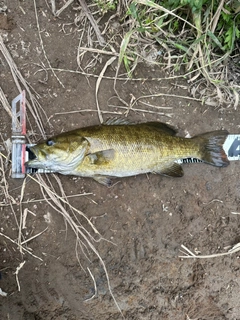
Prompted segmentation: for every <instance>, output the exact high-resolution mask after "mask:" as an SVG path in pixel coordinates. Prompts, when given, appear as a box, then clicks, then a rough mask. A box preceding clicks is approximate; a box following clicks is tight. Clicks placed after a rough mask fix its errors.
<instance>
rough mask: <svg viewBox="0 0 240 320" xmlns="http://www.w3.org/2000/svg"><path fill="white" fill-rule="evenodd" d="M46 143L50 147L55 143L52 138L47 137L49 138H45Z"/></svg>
mask: <svg viewBox="0 0 240 320" xmlns="http://www.w3.org/2000/svg"><path fill="white" fill-rule="evenodd" d="M46 144H47V146H49V147H51V146H53V145H54V144H55V142H54V141H53V140H51V139H49V140H47V142H46Z"/></svg>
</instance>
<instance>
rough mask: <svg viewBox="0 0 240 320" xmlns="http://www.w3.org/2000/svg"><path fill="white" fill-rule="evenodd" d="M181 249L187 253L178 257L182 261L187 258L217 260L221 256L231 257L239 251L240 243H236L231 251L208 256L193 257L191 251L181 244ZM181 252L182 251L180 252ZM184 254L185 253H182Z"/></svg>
mask: <svg viewBox="0 0 240 320" xmlns="http://www.w3.org/2000/svg"><path fill="white" fill-rule="evenodd" d="M181 247H182V248H183V249H184V250H186V251H187V253H186V255H185V256H179V258H184V259H188V258H194V259H195V258H197V259H207V258H217V257H221V256H228V255H231V254H233V253H235V252H238V251H240V242H239V243H237V244H236V245H234V246H233V247H232V248H231V249H229V250H228V252H222V253H215V254H209V255H198V256H197V255H195V254H194V253H193V252H192V251H190V250H189V249H188V248H187V247H185V246H184V245H183V244H182V245H181ZM181 252H182V251H181ZM183 253H185V252H183Z"/></svg>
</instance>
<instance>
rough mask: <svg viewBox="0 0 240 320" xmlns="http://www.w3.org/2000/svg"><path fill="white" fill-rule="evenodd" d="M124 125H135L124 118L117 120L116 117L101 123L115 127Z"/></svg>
mask: <svg viewBox="0 0 240 320" xmlns="http://www.w3.org/2000/svg"><path fill="white" fill-rule="evenodd" d="M126 124H135V123H134V122H131V121H130V120H128V119H126V118H118V117H114V118H109V119H107V120H106V121H105V122H103V125H106V126H117V125H118V126H119V125H126Z"/></svg>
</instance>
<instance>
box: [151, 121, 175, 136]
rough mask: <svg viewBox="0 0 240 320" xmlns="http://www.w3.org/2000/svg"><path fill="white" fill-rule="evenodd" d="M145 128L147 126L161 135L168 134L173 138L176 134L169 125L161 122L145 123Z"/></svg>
mask: <svg viewBox="0 0 240 320" xmlns="http://www.w3.org/2000/svg"><path fill="white" fill-rule="evenodd" d="M145 125H146V126H149V127H151V128H154V129H156V130H158V131H161V132H162V133H165V134H168V135H170V136H175V135H176V134H177V130H176V129H174V128H173V127H171V126H170V125H168V124H166V123H163V122H157V121H154V122H146V123H145Z"/></svg>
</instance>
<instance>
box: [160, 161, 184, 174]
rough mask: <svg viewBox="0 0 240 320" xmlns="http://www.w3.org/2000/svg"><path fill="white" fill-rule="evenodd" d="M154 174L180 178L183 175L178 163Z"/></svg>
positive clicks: (171, 164)
mask: <svg viewBox="0 0 240 320" xmlns="http://www.w3.org/2000/svg"><path fill="white" fill-rule="evenodd" d="M155 173H159V174H162V175H164V176H169V177H182V176H183V175H184V172H183V168H182V166H181V165H179V164H178V163H175V162H174V163H170V164H169V165H167V166H166V167H164V168H163V169H160V170H159V171H158V170H156V171H155Z"/></svg>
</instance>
